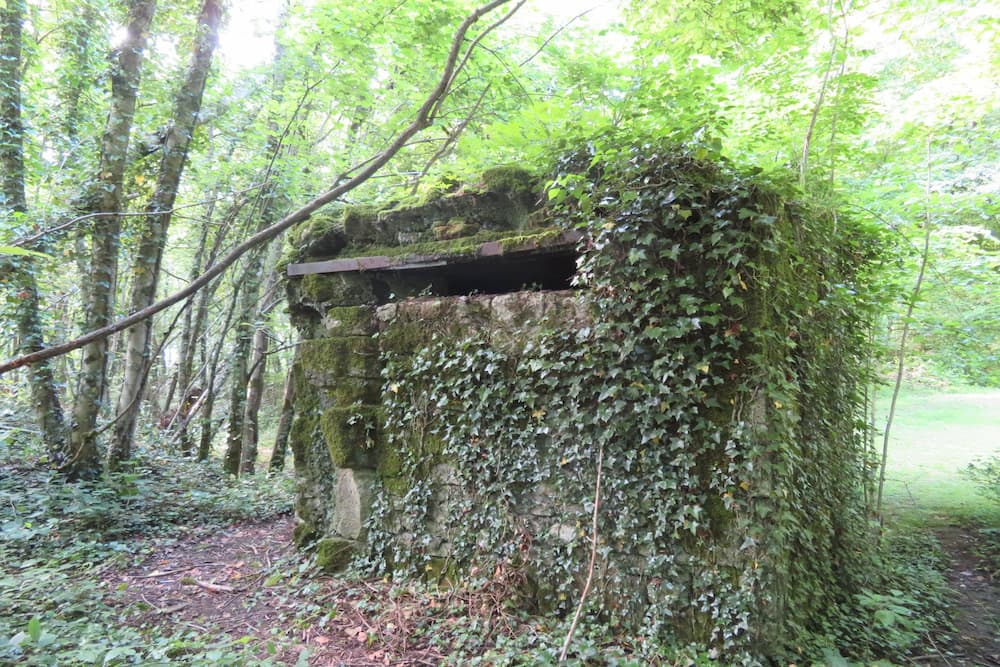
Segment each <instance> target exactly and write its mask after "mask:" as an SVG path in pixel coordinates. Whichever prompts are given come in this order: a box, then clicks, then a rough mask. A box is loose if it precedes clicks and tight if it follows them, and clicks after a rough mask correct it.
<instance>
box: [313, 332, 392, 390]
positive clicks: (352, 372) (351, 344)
mask: <svg viewBox="0 0 1000 667" xmlns="http://www.w3.org/2000/svg"><path fill="white" fill-rule="evenodd" d="M299 363H300V364H301V367H302V372H303V375H304V376H305V378H306V379H308V380H309V381H310V382H311V383H312V384H314V385H315V386H321V387H333V388H336V387H337V385H338V384H339V383H340V381H341V380H342V379H343V378H360V379H371V380H377V379H378V378H379V377H380V376H381V370H382V365H381V363H380V362H379V349H378V345H377V343H376V341H374V340H372V338H371V337H369V336H337V337H331V338H321V339H317V340H307V341H303V342H302V344H301V345H300V346H299Z"/></svg>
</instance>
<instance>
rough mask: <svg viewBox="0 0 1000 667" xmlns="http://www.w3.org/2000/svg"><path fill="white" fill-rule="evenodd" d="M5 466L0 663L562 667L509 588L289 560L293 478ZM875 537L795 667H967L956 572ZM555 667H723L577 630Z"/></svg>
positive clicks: (564, 623)
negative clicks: (68, 475) (863, 584)
mask: <svg viewBox="0 0 1000 667" xmlns="http://www.w3.org/2000/svg"><path fill="white" fill-rule="evenodd" d="M11 454H12V453H11V452H10V451H7V450H4V449H0V531H2V533H0V536H2V540H0V562H2V563H3V574H2V576H0V664H25V665H129V664H143V665H150V664H195V665H227V664H228V665H328V664H343V665H437V664H453V665H546V664H557V656H558V654H559V647H560V644H561V642H562V639H563V637H564V636H565V633H566V631H567V629H568V619H563V620H560V619H553V618H547V617H541V616H537V615H532V614H531V613H530V611H525V610H523V609H519V608H518V606H517V604H516V602H517V599H518V596H517V594H516V588H517V585H518V581H519V579H518V577H517V573H516V572H513V571H499V570H498V571H496V572H488V573H481V574H480V576H479V577H478V578H476V579H475V580H474V581H471V582H469V583H468V585H466V586H463V587H462V588H451V589H445V588H429V587H427V586H424V585H420V584H412V583H411V584H403V583H399V582H392V581H388V580H365V579H361V578H356V577H350V576H347V577H344V578H331V577H328V576H324V575H322V574H321V573H320V572H319V571H318V570H317V569H316V567H315V565H314V562H313V558H312V556H311V555H310V554H308V553H300V552H297V551H296V550H295V549H294V548H293V547H292V543H291V530H292V526H293V519H292V517H291V515H290V507H291V478H290V475H288V474H282V475H278V476H275V477H267V476H264V475H259V476H256V477H245V478H243V479H240V480H238V481H237V480H233V479H226V478H225V477H223V476H222V475H221V474H219V473H218V472H217V470H218V469H219V467H220V466H217V465H211V464H212V463H218V462H217V461H213V462H210V464H209V465H205V464H198V463H194V462H192V461H187V460H182V459H177V458H173V457H168V456H162V455H155V456H154V455H152V454H151V453H149V452H142V453H141V455H140V456H139V457H138V458H137V459H136V462H135V463H134V465H133V467H132V468H130V469H129V470H127V471H124V472H120V473H115V474H111V475H107V476H105V477H104V478H103V479H102V480H100V481H98V482H93V483H89V484H82V483H81V484H67V483H64V482H62V481H61V480H59V479H58V478H56V477H55V476H54V475H53V473H51V472H49V471H48V470H47V469H46V468H45V467H44V466H43V465H40V464H38V463H37V462H32V461H30V460H28V461H22V462H21V463H14V462H12V456H11ZM962 534H963V535H973V539H972V541H971V542H969V543H968V547H969V553H970V554H971V556H970V558H971V560H969V559H966V560H965V561H964V562H963V563H962V564H959V565H960V566H961V567H964V568H969V567H971V568H974V569H976V571H977V572H978V574H979V576H981V577H985V578H986V579H985V580H987V582H988V586H987V587H986V588H985V589H982V590H988V591H993V592H994V596H993V598H992V602H993V604H994V605H995V604H996V596H995V590H996V588H995V581H993V579H992V576H993V574H991V570H990V565H989V564H990V563H993V564H994V565H995V563H996V552H995V551H993V550H991V546H990V545H991V544H992V546H993V547H995V546H996V544H995V542H993V543H990V542H989V541H988V540H985V539H978V538H975V535H982V536H989V535H991V534H992V533H990V532H989V531H981V532H979V533H976V532H975V531H965V532H962ZM887 536H888V537H887V539H886V540H885V548H883V549H882V550H881V551H880V552H879V556H878V558H879V562H878V563H877V564H876V565H877V567H876V568H873V570H872V571H873V578H872V579H871V581H870V582H869V586H868V587H867V588H866V589H865V590H863V591H859V592H858V594H857V595H856V596H855V599H854V600H853V604H852V605H848V606H847V607H845V608H844V609H843V610H842V614H840V615H839V618H840V619H841V620H840V622H839V623H838V624H837V627H831V628H829V635H828V637H827V639H828V640H829V643H828V645H827V647H826V648H825V649H821V650H820V651H818V652H815V653H814V654H813V655H811V656H808V658H809V660H808V661H804V662H803V664H817V665H823V664H826V665H873V664H874V665H891V664H900V665H908V664H920V665H945V664H955V665H963V664H978V663H977V662H965V661H964V657H965V656H967V655H968V651H966V650H964V649H963V648H962V647H961V646H959V644H960V642H961V637H960V636H959V634H960V631H961V630H962V628H957V629H956V627H955V626H954V625H952V624H951V620H950V616H949V605H950V604H952V602H953V598H952V596H951V593H950V592H949V586H948V584H949V579H948V578H949V576H951V575H952V574H954V572H952V569H954V568H952V564H951V563H950V561H949V559H948V555H947V554H946V553H945V552H944V551H942V549H941V548H940V547H939V546H938V544H937V542H936V540H935V537H934V534H933V533H931V532H929V531H927V530H926V529H920V528H917V527H912V526H910V527H900V528H899V529H894V528H891V529H890V530H889V531H887ZM991 558H992V560H991ZM970 563H971V565H970ZM951 584H952V585H953V586H956V585H960V584H957V583H956V581H955V579H954V577H953V576H952V577H951ZM983 613H984V615H983V616H982V618H980V619H974V620H978V621H979V622H980V623H983V622H984V621H983V619H988V615H985V614H987V613H988V610H986V609H984V610H983ZM988 631H989V629H988V628H987V633H986V634H984V635H983V636H984V637H988V636H989V634H988ZM980 648H982V647H980ZM977 655H981V656H987V658H980V659H988V656H989V653H988V647H987V648H986V649H983V650H982V652H981V653H979V654H977ZM564 664H575V665H637V666H638V665H649V664H652V665H725V664H728V663H727V662H726V659H725V656H720V655H709V654H707V653H705V652H700V651H699V650H698V648H697V647H676V646H653V645H650V644H649V643H648V642H646V641H645V640H644V639H643V638H642V637H618V636H610V635H609V634H608V633H607V632H606V631H602V629H601V628H600V627H599V626H597V625H596V624H588V623H587V622H586V621H585V622H584V623H583V625H582V627H581V629H579V630H578V631H577V639H575V640H574V645H573V649H572V651H571V652H570V658H569V659H568V661H567V662H566V663H564ZM983 664H990V663H988V662H987V663H983Z"/></svg>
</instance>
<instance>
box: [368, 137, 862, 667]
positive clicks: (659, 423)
mask: <svg viewBox="0 0 1000 667" xmlns="http://www.w3.org/2000/svg"><path fill="white" fill-rule="evenodd" d="M549 198H550V204H549V206H550V214H551V215H552V216H553V217H554V218H555V219H557V220H558V221H560V222H561V224H563V225H565V226H566V227H572V228H575V229H579V230H581V231H583V232H584V239H583V241H582V242H581V248H580V250H581V257H580V260H579V264H578V271H577V275H576V278H575V280H576V282H577V283H578V285H579V286H580V287H581V288H584V289H582V290H581V298H585V299H587V301H588V304H589V308H590V322H589V324H588V325H587V326H582V327H580V328H578V329H576V330H573V331H567V330H565V328H563V329H560V328H558V327H552V328H549V329H545V330H543V331H534V332H533V333H531V334H530V335H528V334H525V335H524V336H523V337H521V339H520V342H519V343H517V342H515V343H513V344H512V343H511V342H510V341H506V342H505V343H503V344H498V341H496V340H493V337H492V335H491V334H490V333H489V332H483V331H476V332H471V333H468V334H467V335H464V336H461V337H459V338H456V337H454V336H439V337H437V338H435V339H434V340H433V341H432V342H431V344H429V345H427V346H426V347H423V348H422V349H420V350H418V351H417V352H416V353H415V354H413V355H399V354H392V353H391V352H390V353H389V354H388V355H387V359H386V370H385V386H384V391H383V405H384V408H385V422H384V433H385V435H386V438H387V443H386V447H387V450H389V451H392V452H396V453H397V454H398V455H399V456H400V457H401V459H402V460H401V462H400V476H399V478H398V479H396V480H383V483H384V484H385V485H386V488H385V489H384V493H381V494H377V495H378V497H377V499H376V507H375V508H374V511H373V518H372V521H371V522H370V525H369V545H370V549H371V553H370V560H369V564H370V567H374V568H379V567H389V568H391V569H393V570H394V571H395V572H397V573H409V574H415V573H421V574H422V573H426V572H431V573H432V574H434V575H435V576H440V577H453V578H459V579H461V578H468V577H473V576H475V575H474V573H476V572H493V571H495V568H498V567H503V568H516V569H519V570H520V571H522V572H523V573H524V575H525V582H526V584H525V586H524V591H523V599H521V600H518V601H515V602H518V603H522V604H524V603H530V604H533V605H536V606H537V607H538V608H540V609H541V610H542V611H552V612H556V613H563V614H565V613H567V612H568V611H570V610H571V609H572V607H573V605H574V604H575V600H576V598H577V591H578V589H579V586H580V582H581V580H582V577H583V571H582V570H583V568H584V565H585V563H586V562H587V560H588V558H587V557H588V554H589V544H590V535H589V532H590V521H589V515H590V512H591V510H592V504H591V503H592V502H593V488H594V478H595V475H596V470H595V461H596V452H597V451H598V449H599V448H602V449H603V453H604V455H603V474H604V482H603V488H602V493H601V509H600V513H599V527H598V545H599V546H598V560H599V563H600V577H599V582H598V586H597V590H595V592H594V593H593V594H592V595H591V596H590V599H589V600H588V605H589V606H588V612H589V613H590V614H591V615H592V616H593V617H597V618H600V619H601V620H602V621H603V622H606V623H608V624H610V625H612V626H614V627H617V626H620V627H623V628H629V629H630V631H633V632H637V633H639V635H641V636H645V637H647V638H657V639H666V640H669V641H672V642H681V643H687V642H698V643H700V644H702V645H709V646H715V647H717V648H718V649H719V650H723V651H725V652H726V655H729V656H743V658H742V660H743V661H744V662H747V663H753V662H755V661H756V660H758V659H759V658H760V656H780V655H795V654H799V653H801V651H802V650H803V646H804V644H805V643H807V642H808V641H810V640H809V637H810V636H811V633H814V632H816V631H819V630H820V629H821V626H822V623H823V619H824V618H827V617H828V616H829V614H831V613H832V612H833V610H834V609H835V608H836V606H837V605H838V604H839V603H840V602H841V601H842V600H843V599H846V597H847V595H848V593H847V591H849V590H850V587H851V586H852V585H853V584H852V582H853V581H854V580H855V579H856V578H857V577H859V576H861V572H860V571H859V570H858V568H856V567H854V566H853V565H852V563H855V562H857V555H858V553H859V552H860V551H862V550H865V549H866V546H865V545H866V544H867V542H866V540H865V530H866V520H865V512H866V508H865V498H866V489H867V488H868V485H869V483H870V479H869V475H868V471H867V468H866V466H865V464H864V461H865V460H866V458H865V456H866V446H867V445H866V438H865V437H864V426H863V405H862V403H863V395H864V391H863V390H864V387H865V386H866V383H867V380H868V378H867V376H866V368H867V365H866V363H865V352H864V350H865V343H866V336H867V332H868V330H869V322H870V316H871V304H870V303H868V301H867V299H865V298H864V295H863V294H862V293H861V291H860V287H859V285H860V281H859V277H860V276H861V275H862V274H863V272H864V271H865V270H866V268H865V267H866V266H868V265H869V264H870V263H871V262H872V261H873V260H874V259H875V258H877V256H878V252H879V246H878V243H877V240H876V239H875V238H874V237H872V236H871V235H870V234H868V233H867V232H866V231H865V230H864V229H863V228H861V227H860V226H858V225H855V224H853V223H852V222H851V221H850V220H845V219H844V218H843V217H840V218H839V219H837V218H834V217H832V216H829V215H824V214H823V213H822V212H821V211H816V210H812V209H808V208H806V207H804V206H803V205H800V204H793V203H791V202H790V201H789V200H787V199H786V198H783V197H781V196H780V195H779V191H778V189H777V188H776V187H774V186H773V185H769V184H767V183H765V182H764V181H762V179H760V177H759V176H754V175H743V174H739V173H736V172H735V171H734V170H732V169H730V168H728V167H726V166H724V165H720V164H717V163H710V162H707V161H704V160H701V159H698V158H697V157H696V156H695V155H693V154H691V153H690V152H686V151H684V150H682V149H676V148H663V147H658V146H653V145H644V146H640V147H633V148H627V149H618V148H615V149H611V150H604V151H601V150H598V149H594V148H591V149H590V150H589V151H583V152H580V153H577V154H574V155H572V156H570V157H567V158H565V159H564V160H562V161H561V163H560V165H559V168H558V170H557V173H556V174H555V176H554V178H553V181H552V184H551V187H550V189H549ZM513 338H514V339H517V338H518V336H516V335H515V336H513ZM444 464H446V465H444ZM390 486H394V488H389V487H390ZM441 554H446V556H441ZM734 661H739V659H737V658H734Z"/></svg>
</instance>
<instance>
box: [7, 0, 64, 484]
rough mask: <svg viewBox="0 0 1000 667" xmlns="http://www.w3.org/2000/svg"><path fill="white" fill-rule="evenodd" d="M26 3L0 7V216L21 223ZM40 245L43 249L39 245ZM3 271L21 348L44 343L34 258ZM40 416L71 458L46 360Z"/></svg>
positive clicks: (50, 445)
mask: <svg viewBox="0 0 1000 667" xmlns="http://www.w3.org/2000/svg"><path fill="white" fill-rule="evenodd" d="M25 10H26V4H25V2H24V0H9V1H8V2H7V3H6V4H5V5H4V6H3V8H2V9H0V180H2V185H0V196H2V197H3V199H2V201H0V215H2V216H3V217H4V218H6V217H8V216H10V218H11V220H12V222H13V223H14V224H15V225H17V224H18V223H19V222H20V221H21V219H23V217H24V216H25V215H26V214H27V212H28V203H27V197H26V195H25V186H24V123H23V120H22V118H21V68H22V62H21V47H22V32H23V23H24V17H25ZM35 249H41V248H39V247H37V246H36V248H35ZM3 259H4V261H3V262H2V264H3V266H2V272H3V273H4V274H7V275H8V276H10V283H11V287H12V288H13V291H14V295H13V296H14V300H15V301H14V302H15V304H16V306H15V317H16V319H17V334H18V340H19V345H18V351H19V352H20V353H22V354H23V353H26V352H34V351H36V350H40V349H42V347H43V337H42V318H41V314H40V310H39V298H38V284H37V280H36V278H35V267H34V261H33V260H32V258H31V257H27V256H25V257H17V258H13V257H4V258H3ZM28 384H29V386H30V388H31V399H32V403H33V404H34V406H35V417H36V420H37V422H38V426H39V428H40V429H41V432H42V437H43V438H44V440H45V446H46V449H47V451H48V454H49V459H50V461H51V462H52V463H53V464H54V465H57V466H59V465H62V464H63V462H64V461H65V433H64V424H63V412H62V406H61V405H60V403H59V394H58V392H57V389H56V383H55V378H54V377H53V372H52V366H51V364H50V363H49V362H48V361H42V362H40V363H37V364H34V365H32V366H30V367H29V368H28Z"/></svg>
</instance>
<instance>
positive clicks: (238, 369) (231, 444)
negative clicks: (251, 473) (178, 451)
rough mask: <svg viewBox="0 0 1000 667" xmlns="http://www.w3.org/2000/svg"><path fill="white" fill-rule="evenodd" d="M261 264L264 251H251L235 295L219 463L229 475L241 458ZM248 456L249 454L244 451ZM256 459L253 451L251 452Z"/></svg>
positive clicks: (232, 472) (239, 467) (236, 473)
mask: <svg viewBox="0 0 1000 667" xmlns="http://www.w3.org/2000/svg"><path fill="white" fill-rule="evenodd" d="M263 264H264V253H263V252H261V251H258V252H255V253H254V254H253V255H252V256H251V257H250V262H249V263H248V265H247V269H246V272H245V274H244V275H245V276H246V278H245V279H244V280H243V281H241V283H242V292H241V294H240V296H239V301H240V308H239V311H238V312H239V317H238V319H237V321H236V340H235V341H234V342H233V346H232V352H231V355H230V363H231V364H232V365H231V366H230V369H229V370H230V375H229V383H230V384H229V387H230V390H229V429H228V433H227V437H226V457H225V460H224V462H223V467H224V469H225V471H226V472H227V473H229V474H231V475H239V474H240V470H241V462H242V461H243V458H244V457H243V424H244V418H245V416H246V392H247V380H248V379H249V375H248V373H249V370H250V366H249V364H250V361H249V359H250V348H251V345H252V343H253V333H254V319H255V315H256V314H257V303H258V300H259V299H260V288H261V280H260V274H261V270H262V268H263ZM248 456H249V453H248ZM254 458H256V453H255V454H254Z"/></svg>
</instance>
